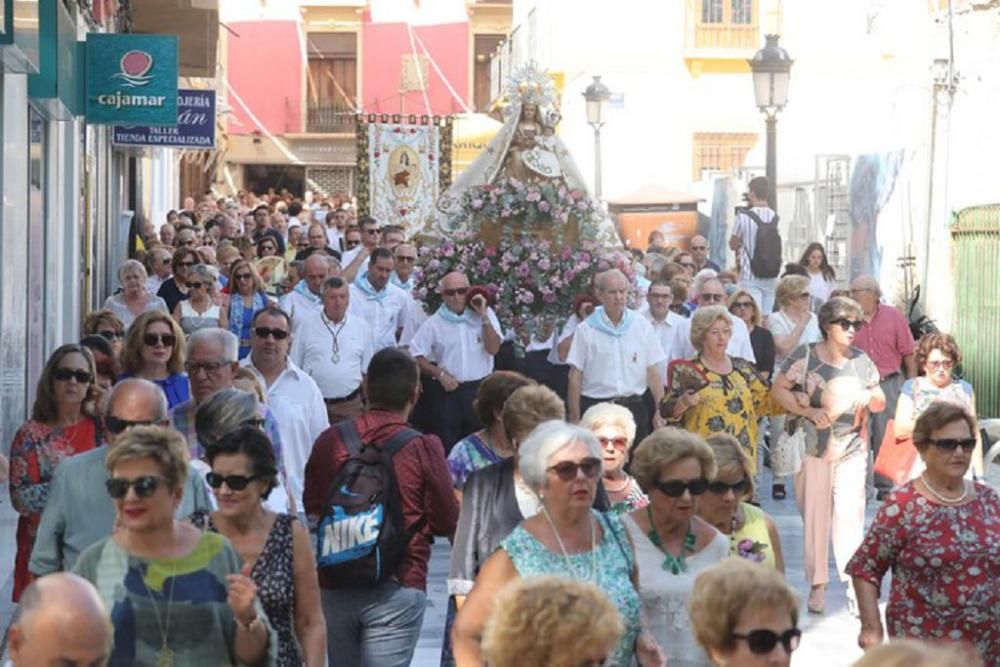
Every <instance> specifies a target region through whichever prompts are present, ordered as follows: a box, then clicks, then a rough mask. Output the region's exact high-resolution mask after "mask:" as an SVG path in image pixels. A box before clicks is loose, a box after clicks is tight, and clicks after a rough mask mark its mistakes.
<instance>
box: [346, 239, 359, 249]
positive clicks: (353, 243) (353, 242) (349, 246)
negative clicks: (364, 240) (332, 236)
mask: <svg viewBox="0 0 1000 667" xmlns="http://www.w3.org/2000/svg"><path fill="white" fill-rule="evenodd" d="M359 243H361V241H346V242H345V243H344V245H345V246H347V247H348V248H354V247H355V246H357V245H358V244H359Z"/></svg>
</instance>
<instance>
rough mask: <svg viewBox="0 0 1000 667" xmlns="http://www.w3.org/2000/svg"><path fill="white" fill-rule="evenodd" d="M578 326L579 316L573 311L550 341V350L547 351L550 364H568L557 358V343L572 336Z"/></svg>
mask: <svg viewBox="0 0 1000 667" xmlns="http://www.w3.org/2000/svg"><path fill="white" fill-rule="evenodd" d="M578 326H580V318H579V317H577V316H576V313H573V314H572V315H570V316H569V319H568V320H566V324H564V325H563V328H562V331H560V332H559V333H558V334H557V335H556V339H555V341H553V343H552V351H551V352H549V363H550V364H555V365H556V366H566V365H568V364H567V363H566V362H565V361H563V360H562V359H560V358H559V345H560V344H562V343H563V341H565V340H566V339H567V338H569V337H570V336H572V335H573V332H575V331H576V328H577V327H578Z"/></svg>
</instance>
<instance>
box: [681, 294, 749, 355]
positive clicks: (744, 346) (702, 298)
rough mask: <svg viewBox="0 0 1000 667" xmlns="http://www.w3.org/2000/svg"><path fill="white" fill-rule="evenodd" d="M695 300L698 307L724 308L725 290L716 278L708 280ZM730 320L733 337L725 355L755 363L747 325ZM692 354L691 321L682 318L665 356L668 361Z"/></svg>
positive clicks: (738, 319)
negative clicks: (670, 347) (672, 345)
mask: <svg viewBox="0 0 1000 667" xmlns="http://www.w3.org/2000/svg"><path fill="white" fill-rule="evenodd" d="M697 299H698V305H699V306H724V305H726V288H725V286H724V285H723V284H722V282H721V281H720V280H719V279H718V278H709V279H707V280H705V281H704V282H703V283H702V284H701V290H700V291H699V292H698V294H697ZM732 320H733V335H732V337H731V338H730V339H729V345H728V346H727V347H726V354H728V355H729V356H730V357H740V358H741V359H746V360H747V361H749V362H750V363H756V362H757V358H756V357H755V356H754V353H753V346H752V345H750V332H749V331H747V325H746V324H745V323H744V322H743V320H742V319H740V318H738V317H734V318H732ZM694 354H695V350H694V345H692V344H691V320H690V319H689V318H683V319H682V320H681V323H680V324H679V325H678V327H677V333H676V335H675V337H674V347H673V349H672V350H671V351H669V352H667V356H668V357H669V358H670V359H690V358H691V357H693V356H694Z"/></svg>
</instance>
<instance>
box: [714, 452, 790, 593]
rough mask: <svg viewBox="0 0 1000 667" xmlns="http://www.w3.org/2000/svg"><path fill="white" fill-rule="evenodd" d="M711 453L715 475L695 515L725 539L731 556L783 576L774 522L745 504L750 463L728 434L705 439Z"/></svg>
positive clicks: (749, 488) (748, 495)
mask: <svg viewBox="0 0 1000 667" xmlns="http://www.w3.org/2000/svg"><path fill="white" fill-rule="evenodd" d="M705 441H706V442H707V443H708V446H709V447H711V448H712V453H713V454H715V464H716V467H717V468H718V471H717V472H716V475H715V477H714V478H713V479H710V480H709V482H708V492H707V493H705V495H703V496H702V497H701V498H700V499H699V500H698V516H700V517H701V518H702V519H704V520H705V521H707V522H708V523H710V524H711V525H712V526H713V527H714V528H715V529H716V530H717V531H719V532H720V533H722V534H723V535H726V536H728V537H729V551H730V553H732V555H733V556H739V557H740V558H746V559H747V560H750V561H753V562H755V563H764V564H765V565H767V566H768V567H770V568H773V569H775V570H777V571H778V572H781V573H782V574H784V573H785V559H784V556H783V554H782V552H781V538H780V537H779V535H778V526H777V525H776V524H775V523H774V519H772V518H771V517H770V516H768V515H767V513H765V512H764V510H762V509H760V508H759V507H756V506H754V505H752V504H750V503H749V502H746V501H747V500H748V499H749V498H752V497H753V485H754V482H753V476H752V475H751V474H750V460H749V459H748V458H747V455H746V454H745V453H743V449H742V448H741V447H740V443H739V442H737V440H736V438H734V437H733V436H731V435H729V434H728V433H716V434H714V435H710V436H708V437H707V438H705Z"/></svg>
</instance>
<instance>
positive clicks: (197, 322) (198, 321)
mask: <svg viewBox="0 0 1000 667" xmlns="http://www.w3.org/2000/svg"><path fill="white" fill-rule="evenodd" d="M219 313H220V310H219V307H218V306H217V305H215V304H214V303H213V304H212V305H211V306H210V307H209V308H208V310H206V311H205V312H204V313H199V312H198V311H196V310H195V309H194V307H193V306H192V305H191V302H190V301H188V300H187V299H185V300H183V301H181V329H183V330H184V334H185V335H187V336H190V335H191V334H193V333H194V332H195V331H197V330H198V329H207V328H209V327H217V326H219Z"/></svg>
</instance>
